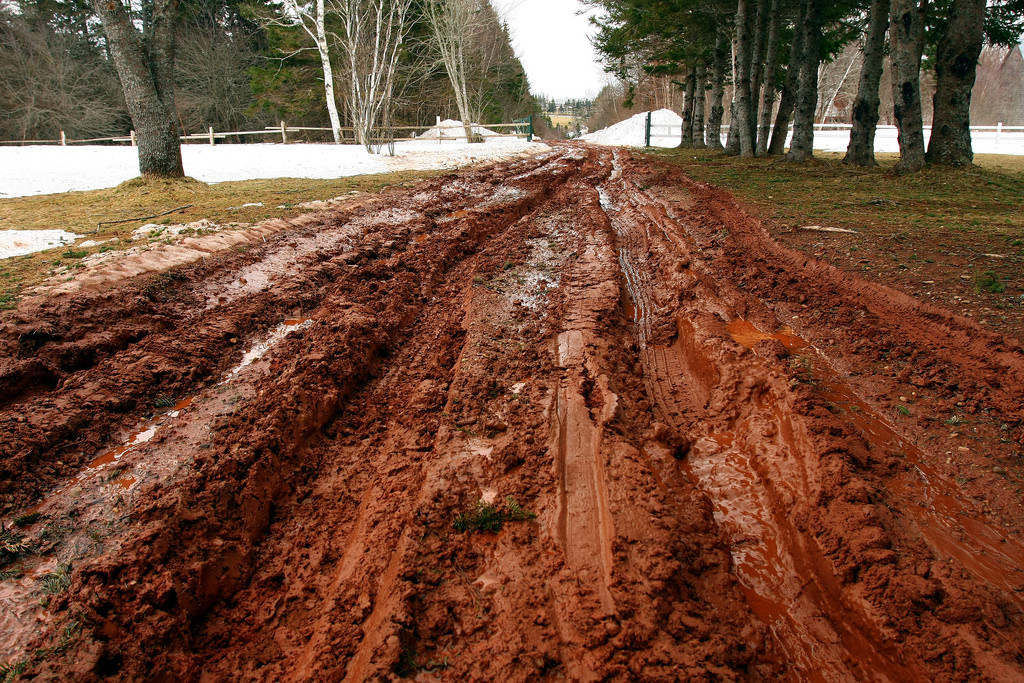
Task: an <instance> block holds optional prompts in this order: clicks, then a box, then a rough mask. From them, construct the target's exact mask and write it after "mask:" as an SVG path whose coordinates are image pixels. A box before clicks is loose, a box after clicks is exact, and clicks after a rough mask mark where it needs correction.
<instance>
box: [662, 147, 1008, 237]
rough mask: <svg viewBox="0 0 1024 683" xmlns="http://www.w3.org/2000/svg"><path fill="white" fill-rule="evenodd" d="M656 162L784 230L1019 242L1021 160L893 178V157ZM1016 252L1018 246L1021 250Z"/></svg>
mask: <svg viewBox="0 0 1024 683" xmlns="http://www.w3.org/2000/svg"><path fill="white" fill-rule="evenodd" d="M650 155H651V156H652V157H654V158H656V159H659V160H662V161H667V162H669V163H671V164H673V165H675V166H679V167H681V168H683V169H684V170H685V172H686V174H687V175H689V176H690V177H691V178H693V179H694V180H698V181H700V182H703V183H710V184H712V185H717V186H719V187H723V188H726V189H728V190H729V191H730V192H732V193H733V194H735V195H736V196H737V198H739V199H741V200H742V201H743V203H744V204H746V205H750V206H754V207H756V208H757V210H758V212H759V213H760V214H761V215H763V216H765V217H767V218H771V219H773V220H774V221H776V222H778V223H780V224H783V225H809V224H817V225H830V226H835V227H841V228H851V229H854V230H860V229H862V228H863V227H864V226H875V227H877V228H884V229H888V230H889V231H890V232H891V233H892V234H893V235H895V237H896V238H899V237H900V236H901V235H900V233H904V234H903V235H902V238H903V239H909V238H910V237H911V234H910V232H908V229H916V228H940V229H942V230H944V231H948V232H953V233H957V232H961V233H988V234H991V235H994V236H999V237H1000V238H1001V239H1004V240H1005V242H1006V247H1008V248H1014V247H1013V242H1014V241H1015V240H1017V241H1019V240H1020V238H1021V236H1022V235H1024V211H1021V210H1020V206H1021V200H1020V198H1021V196H1024V157H1011V156H1007V155H986V154H979V155H976V156H975V166H973V167H970V168H967V169H951V168H944V167H928V168H926V169H924V170H923V171H921V172H920V173H913V174H908V175H902V176H896V175H895V174H894V173H893V170H892V168H893V166H894V165H895V163H896V160H897V159H898V155H895V154H879V155H877V158H878V161H879V166H877V167H875V168H861V167H858V166H847V165H846V164H843V163H841V159H842V156H843V155H842V154H838V153H821V152H818V153H816V158H815V160H813V161H811V162H809V163H806V164H794V163H790V162H788V161H785V160H784V159H780V158H777V157H772V158H769V159H741V158H739V157H730V156H725V155H723V154H721V153H719V152H710V151H707V150H675V149H667V150H657V151H653V152H650ZM1018 246H1019V245H1018Z"/></svg>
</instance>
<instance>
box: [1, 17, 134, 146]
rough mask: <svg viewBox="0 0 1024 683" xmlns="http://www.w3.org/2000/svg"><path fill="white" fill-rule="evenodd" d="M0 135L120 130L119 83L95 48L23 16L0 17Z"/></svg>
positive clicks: (124, 120)
mask: <svg viewBox="0 0 1024 683" xmlns="http://www.w3.org/2000/svg"><path fill="white" fill-rule="evenodd" d="M0 111H3V113H4V116H3V117H0V138H3V139H8V140H17V139H21V140H28V139H48V140H53V139H55V138H57V137H58V136H59V135H60V132H61V131H64V132H65V133H66V134H67V135H68V137H72V138H91V137H105V136H109V135H118V134H123V133H124V132H125V131H126V130H127V129H128V126H129V117H128V112H127V111H126V109H125V106H124V99H123V95H122V94H121V84H120V83H119V82H118V80H117V73H116V72H115V71H114V69H113V67H112V65H110V64H109V62H107V61H106V60H104V59H103V58H102V56H101V55H100V54H99V52H98V51H93V50H91V49H90V50H88V51H86V50H83V49H82V45H81V43H80V42H79V40H78V39H77V38H76V37H75V36H73V35H69V34H67V33H58V32H55V31H53V30H52V29H50V27H49V26H46V25H42V26H39V25H30V24H29V23H28V22H26V21H24V18H23V17H13V18H11V19H10V20H9V21H0Z"/></svg>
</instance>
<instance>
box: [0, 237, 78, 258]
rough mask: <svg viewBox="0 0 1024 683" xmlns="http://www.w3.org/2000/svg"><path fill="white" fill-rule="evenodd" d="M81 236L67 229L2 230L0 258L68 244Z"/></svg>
mask: <svg viewBox="0 0 1024 683" xmlns="http://www.w3.org/2000/svg"><path fill="white" fill-rule="evenodd" d="M80 237H82V235H76V234H75V233H73V232H67V231H65V230H0V259H3V258H11V257H12V256H24V255H25V254H32V253H35V252H37V251H45V250H47V249H53V248H55V247H63V246H67V245H69V244H73V243H74V242H75V240H77V239H78V238H80Z"/></svg>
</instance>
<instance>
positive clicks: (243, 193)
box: [0, 171, 444, 310]
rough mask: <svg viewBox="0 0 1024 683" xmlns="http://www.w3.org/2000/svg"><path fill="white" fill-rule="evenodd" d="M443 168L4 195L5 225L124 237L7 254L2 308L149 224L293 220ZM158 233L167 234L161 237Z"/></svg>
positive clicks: (0, 204)
mask: <svg viewBox="0 0 1024 683" xmlns="http://www.w3.org/2000/svg"><path fill="white" fill-rule="evenodd" d="M441 173H444V171H398V172H395V173H387V174H377V175H362V176H351V177H347V178H336V179H332V180H309V179H300V178H275V179H269V180H268V179H261V180H244V181H237V182H226V183H217V184H214V185H207V184H206V183H202V182H199V181H197V180H194V179H192V178H185V179H181V180H142V179H141V178H135V179H133V180H129V181H126V182H124V183H121V184H120V185H118V186H117V187H114V188H108V189H104V190H91V191H88V192H67V193H64V194H55V195H36V196H33V197H14V198H11V199H0V230H41V229H54V228H56V229H62V230H67V231H70V232H74V233H78V234H85V235H88V236H89V237H90V238H91V239H93V240H95V241H103V240H109V239H111V238H113V237H117V238H119V239H120V240H121V241H120V242H119V243H108V244H103V245H99V246H95V247H86V248H84V249H80V248H75V247H70V248H69V247H58V248H54V249H50V250H47V251H43V252H36V253H34V254H27V255H24V256H17V257H14V258H9V259H3V260H0V310H6V309H11V308H14V307H15V306H16V305H17V301H18V300H19V299H20V297H21V296H22V294H23V292H24V291H25V289H27V288H29V287H32V286H34V285H37V284H39V283H40V282H42V281H43V280H44V279H46V278H47V277H49V276H51V275H53V274H55V273H57V272H64V269H66V268H69V267H74V266H75V264H77V263H80V261H81V259H82V258H84V257H85V256H87V255H89V254H92V253H97V252H107V251H111V250H114V249H126V248H127V247H128V246H132V244H131V243H129V242H127V241H126V238H128V237H130V236H131V234H132V231H134V230H135V229H136V228H138V227H139V226H141V225H144V224H146V223H162V224H174V223H190V222H193V221H197V220H199V219H201V218H207V219H209V220H211V221H213V222H214V223H219V224H222V225H224V224H231V223H256V222H258V221H262V220H265V219H268V218H287V217H290V216H295V215H298V214H301V213H304V212H306V211H309V209H304V208H302V207H299V206H297V205H298V204H301V203H304V202H309V201H312V200H317V199H330V198H332V197H338V196H342V195H345V194H349V193H351V192H367V193H374V192H380V191H381V190H383V189H384V188H386V187H389V186H391V185H400V184H403V183H407V182H411V181H415V180H420V179H423V178H429V177H433V176H436V175H439V174H441ZM188 204H191V205H192V206H191V207H190V208H188V209H184V210H182V211H177V212H175V213H172V214H169V215H167V216H161V217H158V218H153V219H139V220H130V221H128V222H125V223H118V224H114V225H102V226H99V225H98V224H99V223H101V222H105V221H120V220H125V219H131V218H137V217H141V216H150V215H153V214H158V213H162V212H164V211H167V210H169V209H173V208H176V207H180V206H185V205H188ZM243 204H262V205H263V206H243ZM156 238H157V239H161V237H160V236H159V235H157V236H156ZM140 243H144V242H140V241H137V242H135V245H138V244H140ZM115 245H116V246H115Z"/></svg>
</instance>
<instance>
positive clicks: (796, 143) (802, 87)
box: [788, 0, 823, 161]
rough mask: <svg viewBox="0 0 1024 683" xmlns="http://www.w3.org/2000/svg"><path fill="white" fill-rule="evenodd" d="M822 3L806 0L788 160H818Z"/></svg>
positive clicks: (793, 64)
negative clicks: (816, 135)
mask: <svg viewBox="0 0 1024 683" xmlns="http://www.w3.org/2000/svg"><path fill="white" fill-rule="evenodd" d="M822 4H823V3H822V0H804V2H803V10H802V12H801V15H802V16H801V21H800V23H799V24H798V26H797V30H798V31H800V32H801V33H802V34H803V35H802V37H801V41H802V43H803V50H802V51H801V52H800V59H799V60H798V61H797V62H795V63H790V68H791V69H798V75H797V91H796V108H795V109H794V113H793V141H792V143H791V144H790V147H789V155H788V158H789V159H790V160H792V161H806V160H807V159H810V158H811V157H812V156H814V111H815V106H816V105H817V103H818V65H819V64H820V62H821V47H820V41H821V12H822Z"/></svg>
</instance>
